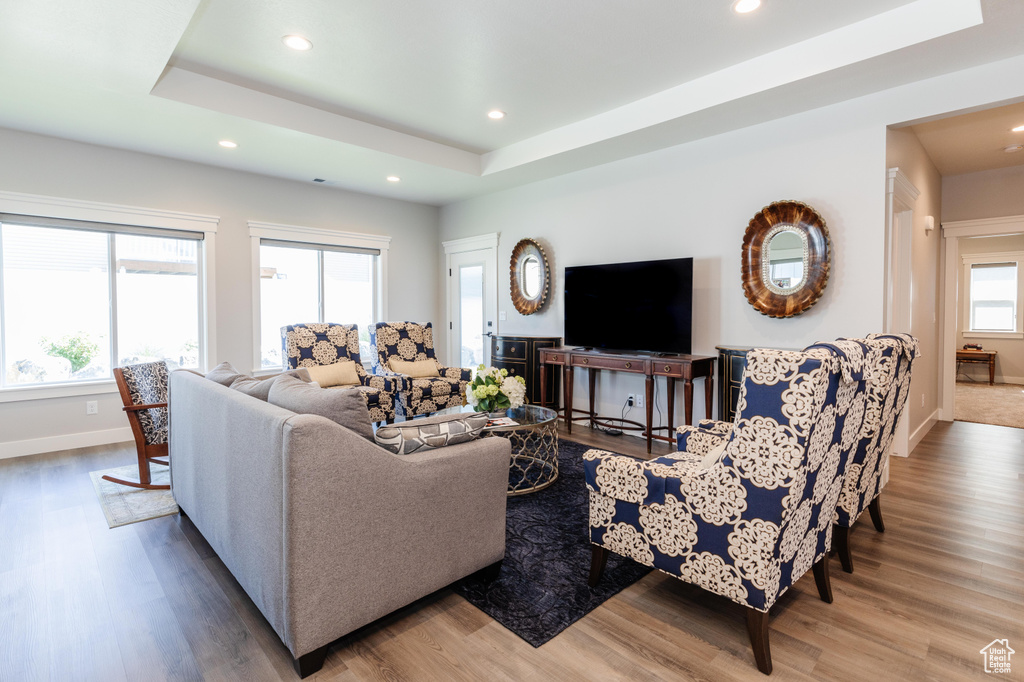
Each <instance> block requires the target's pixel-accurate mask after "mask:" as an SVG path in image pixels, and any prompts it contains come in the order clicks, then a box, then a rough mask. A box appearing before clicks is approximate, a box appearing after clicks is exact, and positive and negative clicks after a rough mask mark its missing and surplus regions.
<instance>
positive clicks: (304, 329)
mask: <svg viewBox="0 0 1024 682" xmlns="http://www.w3.org/2000/svg"><path fill="white" fill-rule="evenodd" d="M281 350H282V353H281V355H282V356H283V357H284V358H285V369H298V368H299V367H318V366H322V365H333V364H334V363H336V362H340V361H342V360H352V361H353V362H354V363H355V368H356V374H357V375H358V377H359V384H358V385H357V386H355V387H354V388H358V389H359V390H360V391H362V393H363V398H364V399H365V400H366V407H367V408H368V409H369V411H370V421H372V422H388V423H391V422H393V421H394V420H395V396H396V395H397V394H398V391H399V387H400V386H401V382H399V381H397V380H395V379H390V378H387V377H380V376H376V375H371V374H368V373H367V372H366V369H365V368H364V367H363V363H362V360H360V358H359V325H355V324H334V323H333V322H310V323H306V324H290V325H287V326H285V327H281Z"/></svg>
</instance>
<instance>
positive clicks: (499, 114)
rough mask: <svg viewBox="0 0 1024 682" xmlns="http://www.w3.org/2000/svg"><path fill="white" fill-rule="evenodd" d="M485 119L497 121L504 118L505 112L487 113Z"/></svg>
mask: <svg viewBox="0 0 1024 682" xmlns="http://www.w3.org/2000/svg"><path fill="white" fill-rule="evenodd" d="M487 118H493V119H494V120H495V121H497V120H498V119H499V118H505V112H504V111H499V110H497V109H495V110H494V111H488V112H487Z"/></svg>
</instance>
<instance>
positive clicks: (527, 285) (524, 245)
mask: <svg viewBox="0 0 1024 682" xmlns="http://www.w3.org/2000/svg"><path fill="white" fill-rule="evenodd" d="M509 274H510V278H511V287H512V291H511V293H512V305H514V306H515V307H516V310H518V311H519V312H520V313H522V314H523V315H532V314H533V313H535V312H537V311H538V310H540V309H541V307H542V306H543V305H544V302H545V301H546V300H547V297H548V289H550V287H551V273H550V272H549V270H548V259H547V258H546V257H545V255H544V249H543V247H541V245H540V244H539V243H538V242H537V241H536V240H534V239H521V240H519V243H518V244H516V246H515V248H514V249H512V260H511V262H510V264H509Z"/></svg>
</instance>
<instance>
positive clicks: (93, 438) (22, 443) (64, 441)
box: [0, 426, 134, 459]
mask: <svg viewBox="0 0 1024 682" xmlns="http://www.w3.org/2000/svg"><path fill="white" fill-rule="evenodd" d="M133 439H134V436H133V435H132V430H131V427H129V426H125V427H122V428H119V429H106V430H105V431H86V432H84V433H69V434H65V435H63V436H47V437H46V438H32V439H29V440H14V441H10V442H8V443H0V459H7V458H8V457H25V456H27V455H38V454H41V453H44V452H56V451H58V450H71V449H74V448H87V447H90V446H92V445H107V444H109V443H123V442H125V441H130V440H133Z"/></svg>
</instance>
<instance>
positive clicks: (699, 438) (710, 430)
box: [676, 419, 733, 455]
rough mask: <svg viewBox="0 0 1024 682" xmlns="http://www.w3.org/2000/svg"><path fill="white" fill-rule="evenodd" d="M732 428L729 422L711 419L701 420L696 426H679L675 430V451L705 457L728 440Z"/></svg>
mask: <svg viewBox="0 0 1024 682" xmlns="http://www.w3.org/2000/svg"><path fill="white" fill-rule="evenodd" d="M732 427H733V425H732V424H731V423H729V422H719V421H714V420H711V419H703V420H701V422H700V423H699V424H698V425H697V426H680V427H679V428H677V429H676V449H677V450H679V451H680V452H689V453H691V454H694V455H706V454H707V453H708V452H710V451H711V450H712V449H714V448H716V447H718V446H720V445H721V444H722V441H723V440H728V439H729V436H730V435H731V434H732Z"/></svg>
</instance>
